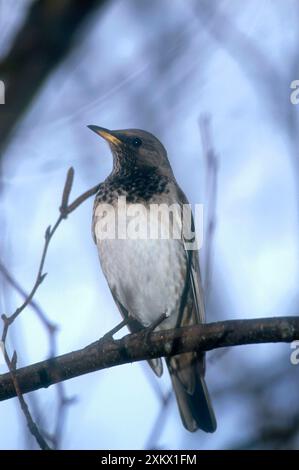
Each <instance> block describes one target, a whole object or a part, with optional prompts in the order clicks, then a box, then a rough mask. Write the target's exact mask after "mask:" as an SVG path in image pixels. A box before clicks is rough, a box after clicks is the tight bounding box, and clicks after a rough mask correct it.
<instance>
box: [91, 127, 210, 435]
mask: <svg viewBox="0 0 299 470" xmlns="http://www.w3.org/2000/svg"><path fill="white" fill-rule="evenodd" d="M88 127H89V128H90V129H91V130H92V131H94V132H96V133H97V134H98V135H99V136H101V137H103V138H104V139H105V140H106V141H107V142H108V144H109V146H110V149H111V151H112V155H113V169H112V172H111V174H110V175H109V176H108V177H107V178H106V180H105V181H104V182H103V183H102V184H100V186H99V189H98V192H97V194H96V197H95V203H94V212H93V236H94V240H95V243H96V244H97V248H98V253H99V258H100V262H101V266H102V270H103V272H104V275H105V277H106V279H107V282H108V285H109V287H110V290H111V293H112V295H113V298H114V300H115V302H116V304H117V306H118V308H119V310H120V313H121V315H122V317H123V319H125V320H127V321H128V322H129V323H128V327H129V329H130V330H131V331H132V332H137V331H139V330H141V329H143V328H145V327H151V325H153V326H154V327H155V330H156V331H157V330H164V329H169V328H174V327H176V326H187V325H194V324H197V323H201V322H204V319H205V312H204V302H203V291H202V284H201V279H200V270H199V260H198V252H197V250H187V249H186V246H185V242H184V239H183V236H180V237H179V238H174V237H173V238H171V237H169V238H168V239H167V238H163V239H162V238H161V237H156V238H151V237H144V238H142V237H141V238H138V237H136V238H134V237H133V238H132V237H131V238H130V237H123V236H120V235H119V234H118V233H116V236H115V237H113V236H112V237H107V238H105V237H104V236H102V233H100V231H99V230H98V228H97V226H98V224H99V225H100V226H101V222H103V220H105V223H106V225H107V223H109V221H110V223H111V225H112V226H113V227H114V225H113V224H114V222H115V221H113V217H112V216H113V212H114V213H116V214H117V219H118V220H119V218H120V217H121V214H122V213H121V211H122V210H125V208H122V206H121V207H120V208H119V207H118V203H119V200H120V197H125V198H126V203H127V204H128V205H129V206H131V205H133V204H138V205H139V206H140V205H142V207H144V208H145V214H143V219H142V218H141V219H139V221H141V222H140V223H141V225H143V224H144V225H146V224H147V223H149V224H153V223H156V222H152V221H150V222H148V218H147V214H148V212H149V211H150V208H151V205H154V204H167V205H168V206H170V205H171V204H177V205H179V207H182V206H183V205H184V204H188V201H187V198H186V196H185V195H184V193H183V192H182V190H181V189H180V187H179V186H178V184H177V182H176V180H175V177H174V174H173V171H172V169H171V166H170V163H169V160H168V157H167V153H166V150H165V148H164V147H163V145H162V144H161V142H160V141H159V140H158V139H157V138H156V137H155V136H153V135H152V134H150V133H149V132H145V131H142V130H138V129H128V130H116V131H111V130H108V129H105V128H102V127H98V126H94V125H90V126H88ZM109 208H111V209H109ZM116 209H117V211H116ZM119 211H120V212H119ZM126 214H127V213H126ZM110 215H111V217H109V216H110ZM172 223H175V222H173V221H172ZM125 224H128V221H126V223H125ZM103 225H105V224H103ZM126 226H127V225H126ZM106 228H107V227H106ZM114 228H115V227H114ZM142 228H144V227H142ZM147 228H148V227H147ZM149 228H152V227H151V226H150V227H149ZM162 314H165V316H164V317H163V315H162ZM161 315H162V317H161ZM161 318H162V319H161ZM159 319H161V321H160V320H159ZM149 364H150V366H151V367H152V369H153V370H154V372H155V373H156V375H157V376H161V375H162V373H163V367H162V360H161V359H153V360H151V361H149ZM166 364H167V367H168V370H169V373H170V376H171V380H172V385H173V388H174V391H175V395H176V399H177V404H178V408H179V411H180V415H181V418H182V422H183V424H184V426H185V428H186V429H188V430H189V431H191V432H193V431H196V430H197V429H198V428H200V429H202V430H204V431H206V432H214V431H215V430H216V420H215V416H214V413H213V409H212V406H211V403H210V399H209V395H208V390H207V387H206V383H205V380H204V374H205V362H204V355H203V354H199V353H196V352H191V353H184V354H180V355H176V356H172V357H169V358H166Z"/></svg>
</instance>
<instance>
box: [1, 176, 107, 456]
mask: <svg viewBox="0 0 299 470" xmlns="http://www.w3.org/2000/svg"><path fill="white" fill-rule="evenodd" d="M73 180H74V170H73V168H70V169H69V170H68V173H67V177H66V181H65V185H64V190H63V194H62V200H61V205H60V214H59V217H58V219H57V221H56V223H55V224H54V226H53V228H51V226H49V227H48V228H47V230H46V232H45V242H44V246H43V250H42V255H41V260H40V263H39V266H38V271H37V275H36V278H35V282H34V284H33V287H32V289H31V291H30V293H29V294H28V295H27V294H26V293H25V291H24V290H23V289H22V288H21V287H20V285H19V284H18V283H17V281H15V280H14V278H13V277H12V275H11V274H10V273H9V272H8V270H7V269H6V268H5V266H4V265H3V264H2V263H1V264H0V271H1V273H2V274H3V275H4V277H5V279H6V280H7V282H9V283H10V285H12V286H13V287H14V288H15V289H16V290H17V292H19V293H20V294H21V295H22V297H23V299H24V300H23V303H22V304H21V306H20V307H18V308H17V309H16V310H15V312H14V313H13V314H11V315H10V316H7V315H4V314H3V315H2V316H1V318H2V320H3V330H2V335H1V342H2V345H3V350H4V358H5V362H6V364H7V367H8V369H9V375H10V377H11V381H12V384H13V387H14V391H15V395H16V396H17V397H18V399H19V403H20V406H21V409H22V411H23V414H24V416H25V418H26V421H27V425H28V428H29V430H30V432H31V434H32V435H33V436H34V437H35V439H36V441H37V443H38V444H39V446H40V447H41V449H50V447H49V446H48V444H47V442H46V440H45V439H44V437H43V436H42V434H41V432H40V431H39V429H38V427H37V425H36V423H35V422H34V421H33V418H32V416H31V414H30V411H29V408H28V405H27V403H26V402H25V400H24V397H23V394H22V391H21V388H20V385H19V383H18V379H17V376H16V372H15V371H16V362H17V355H16V352H14V354H13V356H12V358H11V359H10V358H9V355H8V353H7V350H6V345H5V343H6V339H7V335H8V330H9V327H10V326H11V325H12V324H13V323H14V321H15V320H16V319H17V318H18V317H19V315H20V314H21V313H22V312H23V311H24V310H25V308H26V307H27V306H28V305H31V307H32V308H33V309H34V310H35V312H36V313H37V314H38V316H39V318H40V320H41V321H42V322H43V324H44V325H45V326H46V327H47V329H48V331H49V334H50V338H51V339H50V342H51V345H52V346H51V352H52V354H53V355H54V354H55V336H54V333H55V332H56V328H55V326H54V325H53V324H52V323H51V322H50V321H49V320H48V319H47V317H46V315H45V314H44V313H43V312H42V310H41V309H40V308H39V307H38V306H37V304H36V303H35V302H34V301H33V297H34V295H35V293H36V291H37V290H38V288H39V286H40V285H41V284H42V282H43V280H44V279H45V277H46V273H44V265H45V261H46V256H47V253H48V248H49V244H50V241H51V239H52V237H53V236H54V234H55V232H56V230H57V229H58V227H59V225H60V224H61V222H62V221H63V220H64V219H65V218H67V216H68V215H69V214H70V213H71V212H72V211H73V210H75V209H76V208H77V207H78V206H79V205H80V204H82V202H84V201H85V200H86V199H87V198H89V197H90V196H92V195H93V194H95V193H96V191H97V187H98V186H95V187H94V188H91V189H90V190H88V191H86V192H85V193H84V194H82V195H81V196H79V197H78V198H77V199H75V201H73V203H72V204H70V205H69V197H70V192H71V189H72V185H73ZM53 373H54V375H55V371H54V372H53ZM58 379H59V377H58ZM59 382H60V380H57V383H59ZM58 398H59V407H58V420H57V424H56V428H55V433H54V435H53V436H50V438H49V440H51V441H52V442H53V443H54V448H56V447H57V446H58V443H59V438H60V435H61V424H62V419H63V416H64V413H65V409H64V408H65V406H66V405H68V404H69V403H71V401H72V400H71V399H69V398H67V397H66V396H65V393H64V389H63V386H62V384H60V385H59V386H58Z"/></svg>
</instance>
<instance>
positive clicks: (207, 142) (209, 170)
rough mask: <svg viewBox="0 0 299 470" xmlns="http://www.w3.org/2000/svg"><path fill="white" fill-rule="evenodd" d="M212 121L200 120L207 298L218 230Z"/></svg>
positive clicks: (216, 169)
mask: <svg viewBox="0 0 299 470" xmlns="http://www.w3.org/2000/svg"><path fill="white" fill-rule="evenodd" d="M210 125H211V120H210V117H209V116H202V117H201V118H200V120H199V128H200V134H201V141H202V147H203V154H204V158H205V164H206V187H207V205H208V220H207V229H206V233H205V239H206V249H205V263H204V292H205V297H206V298H207V296H208V295H209V293H210V288H211V280H212V264H213V263H212V255H213V242H214V235H215V229H216V205H217V177H218V157H217V155H216V153H215V151H214V149H213V145H212V138H211V129H210Z"/></svg>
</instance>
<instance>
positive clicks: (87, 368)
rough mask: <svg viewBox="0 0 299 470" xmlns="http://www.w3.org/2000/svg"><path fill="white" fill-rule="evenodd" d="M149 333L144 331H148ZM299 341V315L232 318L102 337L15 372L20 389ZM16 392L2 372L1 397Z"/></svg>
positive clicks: (8, 375)
mask: <svg viewBox="0 0 299 470" xmlns="http://www.w3.org/2000/svg"><path fill="white" fill-rule="evenodd" d="M145 331H146V330H145ZM298 339H299V317H298V316H296V317H275V318H258V319H252V320H230V321H223V322H217V323H209V324H203V325H195V326H191V327H184V328H177V329H174V330H166V331H161V332H157V333H156V332H155V333H151V334H150V335H146V333H145V332H140V333H136V334H130V335H126V336H124V337H123V338H121V339H119V340H106V339H105V340H101V339H100V340H99V341H96V342H94V343H92V344H90V345H89V346H87V347H85V348H84V349H81V350H78V351H74V352H71V353H68V354H64V355H62V356H58V357H56V358H52V359H48V360H46V361H42V362H38V363H36V364H33V365H30V366H27V367H23V368H21V369H18V370H16V372H15V377H16V379H17V381H18V384H19V387H20V390H21V392H22V393H28V392H32V391H34V390H38V389H40V388H47V387H49V386H50V385H53V384H55V383H58V382H61V381H64V380H68V379H71V378H74V377H78V376H80V375H83V374H87V373H90V372H94V371H96V370H101V369H106V368H109V367H114V366H117V365H121V364H126V363H129V362H135V361H142V360H145V359H152V358H155V357H161V356H171V355H174V354H181V353H184V352H190V351H209V350H212V349H217V348H223V347H228V346H238V345H245V344H258V343H276V342H285V343H289V342H291V341H294V340H298ZM15 396H16V390H15V387H14V384H13V381H12V377H11V374H9V373H7V374H3V375H0V401H3V400H7V399H9V398H12V397H15Z"/></svg>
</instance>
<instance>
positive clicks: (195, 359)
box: [167, 353, 217, 432]
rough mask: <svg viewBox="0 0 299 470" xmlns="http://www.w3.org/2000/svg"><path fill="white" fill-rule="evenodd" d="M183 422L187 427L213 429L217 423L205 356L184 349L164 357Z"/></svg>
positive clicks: (194, 429) (207, 430)
mask: <svg viewBox="0 0 299 470" xmlns="http://www.w3.org/2000/svg"><path fill="white" fill-rule="evenodd" d="M167 366H168V370H169V373H170V377H171V380H172V385H173V388H174V391H175V395H176V400H177V404H178V407H179V411H180V415H181V418H182V422H183V424H184V426H185V428H186V429H187V430H188V431H191V432H194V431H196V430H197V429H198V428H199V429H202V430H203V431H206V432H214V431H216V427H217V423H216V419H215V415H214V412H213V408H212V405H211V401H210V397H209V393H208V389H207V386H206V383H205V379H204V358H203V356H202V355H201V356H199V355H198V354H197V353H185V354H181V355H180V356H173V357H171V358H169V359H167Z"/></svg>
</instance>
